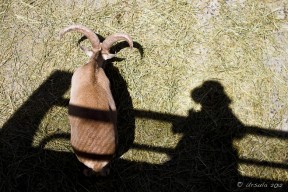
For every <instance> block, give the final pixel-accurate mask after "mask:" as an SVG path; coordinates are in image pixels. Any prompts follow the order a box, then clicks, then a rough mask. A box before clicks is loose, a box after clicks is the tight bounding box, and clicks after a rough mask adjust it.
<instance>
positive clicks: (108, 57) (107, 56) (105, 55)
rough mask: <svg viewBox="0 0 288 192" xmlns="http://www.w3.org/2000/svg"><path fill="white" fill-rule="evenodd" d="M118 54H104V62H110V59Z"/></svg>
mask: <svg viewBox="0 0 288 192" xmlns="http://www.w3.org/2000/svg"><path fill="white" fill-rule="evenodd" d="M115 56H116V54H111V53H108V54H107V53H102V57H103V59H104V60H108V59H112V58H113V57H115Z"/></svg>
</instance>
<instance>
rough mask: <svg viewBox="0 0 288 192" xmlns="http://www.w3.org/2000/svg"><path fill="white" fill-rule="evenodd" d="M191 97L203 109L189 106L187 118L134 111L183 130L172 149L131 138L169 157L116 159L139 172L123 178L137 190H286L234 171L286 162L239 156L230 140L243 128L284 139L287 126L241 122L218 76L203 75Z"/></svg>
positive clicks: (278, 183)
mask: <svg viewBox="0 0 288 192" xmlns="http://www.w3.org/2000/svg"><path fill="white" fill-rule="evenodd" d="M191 98H192V99H193V100H194V102H196V103H198V104H200V105H201V110H200V111H195V110H193V109H191V110H189V114H188V116H187V117H186V118H185V117H182V116H175V115H169V114H159V113H155V112H149V111H147V112H144V111H137V112H135V114H136V116H137V117H143V118H151V119H158V120H162V121H169V122H171V123H172V124H173V126H172V131H173V132H174V133H177V134H179V133H181V134H182V135H183V136H182V138H181V139H180V141H179V142H178V144H177V146H176V147H175V149H170V150H169V149H166V148H161V147H151V146H145V145H140V144H136V145H135V144H134V146H133V148H135V149H140V150H149V151H151V152H152V151H153V152H161V153H166V154H168V156H169V157H170V160H169V161H167V162H165V163H163V164H160V165H151V164H148V163H138V164H137V166H135V165H134V166H129V161H122V160H119V161H120V162H118V164H123V165H121V166H123V167H125V166H127V168H126V169H125V170H126V171H127V170H129V172H130V174H131V175H133V174H134V175H135V172H138V173H137V177H136V178H137V180H136V181H135V180H134V178H135V177H133V179H131V178H130V177H129V178H125V179H124V180H125V181H126V180H130V181H129V183H137V182H138V184H139V183H142V184H143V185H144V186H145V188H144V190H142V189H140V190H139V191H155V192H156V191H181V192H182V191H197V192H202V191H203V192H204V191H215V192H218V191H219V192H222V191H286V190H287V189H288V188H287V183H285V182H281V181H277V180H268V179H259V178H251V177H248V176H242V175H241V174H240V173H239V171H238V168H239V163H246V164H250V165H253V166H266V167H271V168H281V169H286V170H287V169H288V165H287V164H286V163H273V162H263V161H257V160H248V159H241V158H239V154H238V151H237V149H236V148H234V146H233V141H234V140H237V139H241V138H243V137H244V136H245V135H246V134H255V135H262V136H267V137H272V138H273V137H274V138H279V139H288V133H287V132H283V131H274V130H269V129H264V128H260V127H251V126H246V125H245V124H243V123H242V122H241V121H240V120H239V119H238V118H237V116H236V115H235V114H234V113H233V111H232V109H231V108H230V104H231V102H232V101H231V99H230V98H229V97H228V96H227V94H226V93H225V90H224V87H223V86H222V85H221V83H219V82H217V81H210V80H209V81H205V82H204V83H203V84H202V85H201V86H199V87H197V88H195V89H194V90H192V92H191ZM130 163H131V164H133V162H130ZM131 167H132V168H131ZM133 167H134V169H133ZM116 169H117V167H116ZM148 175H149V176H148ZM139 181H141V182H139ZM253 184H258V185H261V184H262V186H260V187H253ZM128 186H129V185H128ZM275 186H278V187H275ZM134 187H135V186H134ZM132 188H133V187H132ZM132 188H131V191H132ZM145 189H146V190H145ZM127 191H128V190H127Z"/></svg>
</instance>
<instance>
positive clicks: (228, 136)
mask: <svg viewBox="0 0 288 192" xmlns="http://www.w3.org/2000/svg"><path fill="white" fill-rule="evenodd" d="M191 97H192V99H193V100H194V101H195V102H196V103H198V104H200V105H201V110H200V111H194V110H193V109H191V110H189V115H188V117H187V118H186V119H185V121H181V122H178V123H175V124H174V125H173V128H172V131H173V132H174V133H182V134H183V137H182V139H181V140H180V141H179V143H178V145H177V146H176V148H175V151H174V152H173V153H170V156H171V160H170V161H169V162H167V163H166V166H169V167H173V166H174V167H175V169H176V170H178V171H177V173H181V174H178V175H176V177H177V178H178V179H180V178H181V179H182V180H183V181H185V180H186V181H193V180H194V181H199V182H198V183H197V184H196V183H194V182H192V183H191V182H188V183H187V185H186V186H187V187H189V186H190V188H197V189H198V190H199V191H232V190H236V189H237V182H238V181H240V180H239V177H240V176H239V173H238V156H239V155H238V153H237V150H236V149H235V148H234V147H233V140H235V139H240V138H242V137H243V136H244V134H245V129H244V127H245V125H244V124H243V123H242V122H241V121H240V120H239V119H238V118H237V117H236V116H235V114H234V113H233V112H232V110H231V108H230V107H229V105H230V103H231V99H230V98H229V97H228V96H227V94H226V93H225V91H224V87H223V86H222V85H221V84H220V83H219V82H217V81H206V82H204V83H203V84H202V85H201V86H200V87H197V88H195V89H194V90H193V91H192V92H191Z"/></svg>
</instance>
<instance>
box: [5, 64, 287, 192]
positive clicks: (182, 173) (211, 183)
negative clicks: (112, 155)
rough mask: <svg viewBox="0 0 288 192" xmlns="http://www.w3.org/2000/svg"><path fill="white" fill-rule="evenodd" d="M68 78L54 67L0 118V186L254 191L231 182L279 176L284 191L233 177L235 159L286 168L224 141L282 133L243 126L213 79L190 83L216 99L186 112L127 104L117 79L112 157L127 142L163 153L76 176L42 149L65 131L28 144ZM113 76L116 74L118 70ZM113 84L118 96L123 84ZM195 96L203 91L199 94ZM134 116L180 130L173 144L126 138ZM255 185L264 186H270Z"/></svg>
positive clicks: (59, 156)
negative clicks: (100, 174) (246, 155)
mask: <svg viewBox="0 0 288 192" xmlns="http://www.w3.org/2000/svg"><path fill="white" fill-rule="evenodd" d="M110 70H112V71H110V75H112V76H113V77H115V76H117V75H118V76H119V73H118V71H117V70H116V71H115V69H110ZM113 70H114V71H113ZM108 75H109V74H108ZM71 77H72V74H71V73H69V72H66V71H55V72H54V73H53V74H51V75H50V77H48V78H47V80H46V81H45V82H43V83H42V85H41V86H40V87H39V88H38V89H37V90H35V91H34V92H33V94H32V95H31V96H30V97H29V98H28V100H27V101H26V102H24V104H23V105H22V106H21V107H20V108H19V109H18V110H17V111H16V112H15V113H14V114H13V115H12V116H11V118H10V119H8V121H7V122H6V123H5V124H4V125H3V127H2V129H1V130H0V152H1V156H0V191H7V192H9V191H54V192H55V191H135V189H137V190H138V191H145V192H147V191H155V192H156V191H157V192H158V191H181V192H182V191H197V192H201V191H259V188H257V189H253V190H252V189H251V188H247V187H239V186H237V184H238V183H239V181H241V182H246V183H248V182H254V183H260V182H266V183H267V184H268V185H269V184H273V183H279V185H280V184H281V187H279V188H278V189H276V190H277V191H285V190H287V183H285V182H280V181H277V180H273V179H271V180H269V179H257V178H256V179H255V178H249V177H245V176H241V174H239V172H238V170H237V169H238V164H239V163H244V164H249V165H253V166H265V167H270V168H281V169H285V170H287V169H288V164H287V163H279V162H268V161H259V160H255V159H240V158H239V155H238V153H237V150H235V149H234V148H233V146H232V140H233V139H234V138H241V137H243V135H245V134H253V135H258V136H259V135H260V136H264V137H269V138H278V139H284V140H287V139H288V133H287V132H283V131H276V130H271V129H266V128H260V127H253V126H246V125H244V124H243V123H242V122H241V121H240V120H238V119H237V118H236V117H235V116H234V114H233V112H232V111H231V109H230V108H229V107H228V105H229V102H228V101H229V99H227V98H226V97H227V96H226V95H225V93H224V91H223V87H222V86H221V84H220V83H218V82H212V81H208V82H205V83H204V84H203V85H202V86H201V87H198V88H196V89H195V90H193V91H192V93H191V96H192V98H193V99H195V100H196V101H198V99H197V95H198V94H199V93H201V92H205V93H206V94H205V95H206V96H209V98H206V101H207V100H210V101H209V102H210V103H217V102H219V100H221V103H220V104H219V105H217V106H213V108H211V107H208V106H209V104H208V103H204V101H203V100H201V101H200V100H199V103H200V104H201V105H202V107H203V110H202V111H200V112H195V111H193V110H190V111H189V115H188V116H187V117H186V116H179V115H174V114H166V113H159V112H154V111H145V110H141V109H133V106H132V102H131V98H130V96H129V93H128V91H127V87H126V85H125V82H123V83H124V84H123V85H121V86H122V88H123V86H124V90H125V88H126V94H124V95H125V96H124V97H126V100H127V99H128V104H129V106H128V107H127V101H126V102H125V101H124V103H121V100H123V98H121V99H120V100H117V98H116V99H115V100H116V105H117V107H118V108H120V109H119V110H120V111H121V110H122V112H123V113H121V114H120V118H119V127H120V130H119V131H120V133H121V134H120V135H119V137H120V141H121V142H120V145H122V146H120V150H121V152H120V154H119V156H120V155H121V154H123V153H125V152H126V151H127V150H129V149H139V150H146V151H149V152H160V153H165V154H167V155H168V156H169V157H170V160H169V161H167V162H164V163H163V164H160V165H153V164H149V163H141V162H134V161H129V160H124V159H121V158H119V159H116V160H115V161H114V162H113V163H112V167H113V171H112V173H111V175H110V176H109V177H107V178H85V177H83V175H81V171H80V170H81V169H82V165H81V164H80V163H79V162H78V161H77V159H76V157H75V155H74V154H73V153H72V152H63V151H53V150H49V149H46V148H45V145H46V144H47V143H48V142H50V141H51V140H54V139H66V140H68V139H69V138H70V134H69V133H56V134H54V135H50V136H47V137H46V138H44V139H43V140H42V141H41V142H40V144H39V146H38V147H33V145H32V143H33V137H34V136H35V134H36V131H37V130H38V129H39V126H40V123H41V121H42V119H43V118H44V116H45V115H46V114H47V113H48V111H49V110H50V109H51V108H52V107H54V106H62V107H66V106H67V105H68V99H65V98H63V95H64V94H65V92H66V91H67V90H68V89H69V87H70V79H71ZM119 78H120V81H121V78H122V77H121V76H119V77H118V79H119ZM122 81H124V80H123V79H122ZM115 83H119V81H118V82H117V81H115ZM114 86H115V85H114ZM112 89H114V93H113V95H114V94H117V91H116V93H115V89H116V88H115V87H114V88H113V82H112ZM118 89H119V88H118ZM119 91H121V94H122V95H123V89H119ZM112 92H113V90H112ZM207 93H209V94H207ZM215 95H217V97H216V98H214V96H215ZM200 96H201V97H202V98H203V95H201V94H200ZM211 98H212V99H211ZM124 100H125V99H124ZM223 101H224V103H223ZM119 106H120V107H119ZM125 107H126V108H125ZM123 108H125V110H129V114H132V116H130V117H129V118H128V119H127V118H126V117H125V116H121V115H125V114H127V113H125V110H124V109H123ZM218 108H220V109H221V113H220V111H219V110H218ZM82 110H84V111H85V110H87V109H85V108H83V109H82ZM89 110H90V111H91V109H89ZM207 111H208V112H207ZM95 112H96V113H97V110H96V111H93V110H92V113H95ZM126 112H127V111H126ZM75 115H77V114H75ZM211 117H212V118H211ZM91 118H94V117H91ZM135 118H143V119H149V120H157V121H164V122H170V123H171V124H172V128H171V129H172V131H173V132H175V133H183V137H182V138H181V140H180V141H179V143H178V144H177V146H176V148H174V149H171V148H165V147H160V146H158V147H153V146H148V145H144V144H137V143H135V142H134V143H133V139H134V133H133V132H134V131H135V130H134V128H135V125H134V121H135ZM98 120H100V119H98ZM127 126H128V127H129V129H127ZM215 127H216V128H217V129H215ZM227 127H228V128H227ZM229 127H233V129H231V128H229ZM127 135H128V136H127ZM127 137H128V138H127ZM123 138H124V139H123ZM191 138H194V139H191ZM261 190H264V191H271V188H269V187H268V188H265V189H264V188H261Z"/></svg>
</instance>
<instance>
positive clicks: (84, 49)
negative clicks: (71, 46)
mask: <svg viewBox="0 0 288 192" xmlns="http://www.w3.org/2000/svg"><path fill="white" fill-rule="evenodd" d="M79 47H80V48H81V50H82V51H83V52H84V53H85V54H86V55H87V56H88V57H92V55H93V51H91V50H89V49H88V48H87V47H84V46H82V45H79Z"/></svg>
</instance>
